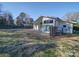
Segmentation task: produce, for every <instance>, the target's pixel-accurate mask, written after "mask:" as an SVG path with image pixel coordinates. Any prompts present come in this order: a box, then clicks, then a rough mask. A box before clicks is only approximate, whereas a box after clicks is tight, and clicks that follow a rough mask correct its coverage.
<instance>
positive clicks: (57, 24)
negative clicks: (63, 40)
mask: <svg viewBox="0 0 79 59" xmlns="http://www.w3.org/2000/svg"><path fill="white" fill-rule="evenodd" d="M50 26H52V27H53V28H54V29H55V31H56V32H62V33H72V32H73V24H72V23H70V22H66V21H63V20H61V19H60V18H58V17H49V16H40V17H39V18H38V19H37V20H36V21H35V22H34V25H33V28H34V30H38V31H41V32H44V33H50Z"/></svg>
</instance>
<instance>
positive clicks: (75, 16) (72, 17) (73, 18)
mask: <svg viewBox="0 0 79 59" xmlns="http://www.w3.org/2000/svg"><path fill="white" fill-rule="evenodd" d="M63 19H64V20H65V21H68V22H77V21H78V20H79V12H69V13H66V14H65V16H64V17H63Z"/></svg>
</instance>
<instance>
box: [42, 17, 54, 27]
mask: <svg viewBox="0 0 79 59" xmlns="http://www.w3.org/2000/svg"><path fill="white" fill-rule="evenodd" d="M45 20H53V23H50V24H44V21H45ZM42 24H43V25H53V26H55V19H51V18H47V17H46V18H45V17H44V18H43V20H42Z"/></svg>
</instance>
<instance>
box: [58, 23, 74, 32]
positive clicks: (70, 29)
mask: <svg viewBox="0 0 79 59" xmlns="http://www.w3.org/2000/svg"><path fill="white" fill-rule="evenodd" d="M63 25H66V27H63ZM62 29H63V33H73V24H70V23H63V24H61V25H59V26H58V30H59V31H62Z"/></svg>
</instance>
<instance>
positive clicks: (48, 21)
mask: <svg viewBox="0 0 79 59" xmlns="http://www.w3.org/2000/svg"><path fill="white" fill-rule="evenodd" d="M44 23H53V20H45V21H44Z"/></svg>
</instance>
